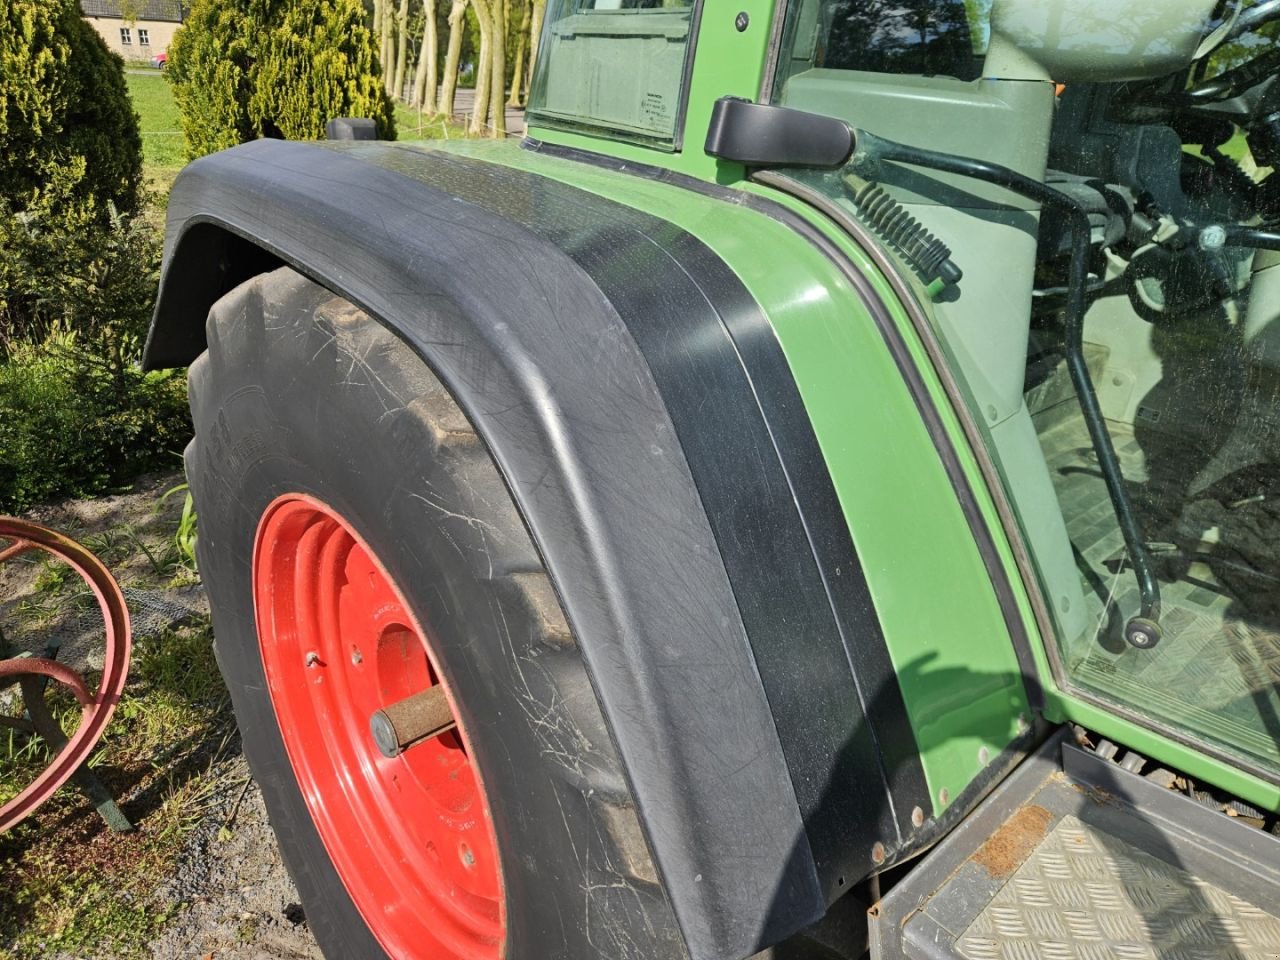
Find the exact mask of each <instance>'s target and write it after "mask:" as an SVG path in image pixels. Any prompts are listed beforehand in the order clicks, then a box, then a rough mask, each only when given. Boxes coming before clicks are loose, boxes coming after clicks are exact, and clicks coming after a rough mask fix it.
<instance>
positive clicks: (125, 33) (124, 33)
mask: <svg viewBox="0 0 1280 960" xmlns="http://www.w3.org/2000/svg"><path fill="white" fill-rule="evenodd" d="M120 42H121V43H123V44H124V45H125V46H128V45H129V44H131V43H133V39H132V38H131V37H130V36H129V28H128V27H121V28H120Z"/></svg>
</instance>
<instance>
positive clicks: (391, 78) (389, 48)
mask: <svg viewBox="0 0 1280 960" xmlns="http://www.w3.org/2000/svg"><path fill="white" fill-rule="evenodd" d="M391 3H392V0H382V85H383V86H384V87H385V88H386V90H387V93H388V94H390V95H391V96H395V85H396V77H395V73H396V48H395V43H394V42H393V39H392V33H391V21H392V13H393V12H394V11H393V9H392V7H391Z"/></svg>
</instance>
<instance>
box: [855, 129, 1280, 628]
mask: <svg viewBox="0 0 1280 960" xmlns="http://www.w3.org/2000/svg"><path fill="white" fill-rule="evenodd" d="M854 135H855V144H856V145H855V147H854V151H853V156H852V158H851V159H850V161H849V164H850V166H852V167H853V168H854V170H856V171H858V172H859V173H861V174H862V175H864V176H867V177H869V178H874V177H875V175H876V172H877V168H878V166H879V164H880V163H881V161H885V160H891V161H895V162H898V163H909V164H912V165H914V166H918V167H926V168H928V169H931V170H938V171H941V172H943V173H954V174H957V175H958V176H962V177H969V178H972V179H974V180H982V181H984V182H986V183H992V184H995V185H996V186H999V187H1004V188H1005V189H1006V190H1009V191H1010V192H1012V193H1016V194H1018V195H1019V196H1023V197H1026V198H1028V199H1030V200H1034V201H1036V202H1038V203H1040V204H1043V205H1044V206H1051V207H1057V208H1058V209H1061V210H1064V211H1066V213H1067V215H1068V217H1069V219H1070V222H1071V266H1070V268H1069V272H1068V275H1067V305H1066V317H1067V329H1066V337H1065V340H1066V343H1065V349H1066V355H1067V372H1068V373H1069V374H1070V376H1071V382H1072V384H1073V385H1074V386H1075V389H1076V394H1077V395H1078V397H1079V399H1080V410H1081V413H1082V414H1083V416H1084V422H1085V426H1086V427H1087V428H1088V430H1089V439H1090V441H1091V442H1092V444H1093V449H1094V452H1095V453H1096V454H1097V457H1098V469H1099V470H1100V471H1101V473H1102V479H1103V482H1104V483H1105V484H1106V487H1107V495H1108V496H1109V497H1110V499H1111V507H1112V509H1113V510H1114V511H1115V515H1116V521H1117V522H1118V523H1119V525H1120V532H1121V533H1122V534H1123V535H1124V542H1125V548H1126V550H1127V551H1128V553H1129V562H1130V563H1131V564H1132V566H1133V572H1134V577H1135V579H1136V580H1137V582H1138V593H1139V595H1140V597H1141V602H1142V606H1141V612H1140V613H1139V615H1138V616H1137V617H1131V618H1130V619H1129V621H1128V622H1127V623H1126V624H1125V630H1124V633H1125V639H1126V640H1128V641H1129V643H1131V644H1132V645H1133V646H1135V647H1142V648H1147V647H1153V646H1155V645H1156V644H1157V643H1158V642H1159V641H1160V638H1161V635H1162V632H1161V629H1160V584H1159V583H1158V582H1157V580H1156V576H1155V572H1154V570H1153V568H1152V564H1151V557H1150V555H1149V554H1148V552H1147V544H1146V538H1145V537H1144V536H1143V535H1142V530H1141V529H1140V528H1139V526H1138V519H1137V516H1136V515H1135V513H1134V510H1133V502H1132V501H1131V500H1130V499H1129V491H1128V489H1127V488H1126V486H1125V480H1124V474H1123V473H1122V472H1121V470H1120V461H1119V458H1118V457H1117V456H1116V451H1115V446H1114V445H1113V444H1112V442H1111V435H1110V434H1109V433H1108V432H1107V427H1106V423H1105V422H1104V420H1103V416H1102V408H1101V406H1100V405H1099V403H1098V395H1097V392H1096V391H1095V390H1094V388H1093V380H1092V379H1090V377H1089V367H1088V365H1087V364H1086V363H1085V358H1084V318H1085V313H1086V312H1087V310H1088V285H1089V254H1090V250H1091V248H1092V242H1091V233H1092V231H1091V228H1090V225H1089V216H1088V214H1087V212H1086V211H1085V208H1084V206H1083V205H1081V204H1080V203H1079V202H1078V201H1076V200H1073V199H1072V198H1071V197H1069V196H1067V195H1066V194H1065V193H1061V192H1059V191H1057V190H1054V189H1053V188H1052V187H1048V186H1046V185H1045V184H1043V183H1041V182H1040V181H1038V180H1033V179H1031V178H1030V177H1028V176H1025V175H1024V174H1021V173H1018V171H1016V170H1011V169H1009V168H1008V167H1005V166H1001V165H1000V164H998V163H990V162H989V161H986V160H978V159H976V158H973V157H959V156H955V155H953V154H948V153H939V152H937V151H934V150H926V149H924V148H922V147H913V146H909V145H907V144H904V143H896V142H894V141H892V140H886V139H884V138H883V137H878V136H876V135H875V134H870V133H867V132H865V131H863V130H856V131H854ZM1256 232H1258V233H1261V232H1262V231H1256ZM1230 235H1231V234H1230V228H1228V236H1230ZM1270 236H1274V237H1276V238H1277V241H1280V235H1276V234H1271V235H1270Z"/></svg>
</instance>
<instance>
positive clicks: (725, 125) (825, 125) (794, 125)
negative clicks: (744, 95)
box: [706, 97, 857, 168]
mask: <svg viewBox="0 0 1280 960" xmlns="http://www.w3.org/2000/svg"><path fill="white" fill-rule="evenodd" d="M856 146H857V136H856V134H855V133H854V131H853V128H851V127H850V126H849V125H848V124H847V123H845V122H844V121H843V120H837V119H836V118H835V117H824V116H822V115H821V114H817V113H806V112H805V111H803V110H792V109H790V108H789V107H774V106H770V105H768V104H763V103H752V102H751V101H750V100H742V99H740V98H738V97H721V98H720V99H719V100H717V101H716V104H715V107H713V108H712V111H711V125H710V126H709V127H708V128H707V143H706V151H707V153H709V154H711V156H713V157H720V158H721V159H723V160H733V161H735V162H737V163H741V164H743V165H744V166H748V167H757V168H759V167H829V168H836V167H842V166H844V165H845V163H847V162H848V160H849V157H850V156H852V155H853V151H854V148H855V147H856Z"/></svg>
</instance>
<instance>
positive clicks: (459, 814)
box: [253, 494, 506, 960]
mask: <svg viewBox="0 0 1280 960" xmlns="http://www.w3.org/2000/svg"><path fill="white" fill-rule="evenodd" d="M253 580H254V594H255V596H254V603H255V610H256V616H257V625H258V640H259V646H260V652H261V654H262V662H263V666H264V669H265V671H266V675H267V686H268V690H269V692H270V696H271V702H272V705H273V707H274V709H275V713H276V719H277V721H278V723H279V726H280V731H281V735H282V737H283V739H284V744H285V749H286V751H287V753H288V755H289V761H290V763H291V765H292V767H293V772H294V774H295V776H296V777H297V780H298V785H299V787H300V788H301V791H302V796H303V799H304V801H305V802H306V804H307V808H308V810H309V811H310V813H311V816H312V819H313V821H314V822H315V825H316V829H317V831H318V832H319V834H320V838H321V841H322V842H323V843H324V845H325V849H326V851H327V852H328V854H329V856H330V859H331V860H332V861H333V864H334V866H335V868H336V869H337V871H338V875H339V876H340V877H341V879H342V882H343V884H344V886H345V887H346V889H347V892H348V894H349V895H350V896H351V899H352V901H353V902H354V903H355V905H356V907H357V909H358V910H359V911H360V914H361V916H362V917H363V918H364V920H365V922H366V923H367V924H368V926H369V929H370V930H371V931H372V932H373V934H374V936H375V937H376V938H377V939H378V941H379V943H380V944H381V945H382V947H383V949H384V950H386V952H387V953H388V955H390V956H392V957H397V958H399V957H430V958H432V960H497V958H500V957H502V956H503V955H504V953H505V934H506V912H505V903H504V898H503V887H502V878H501V869H500V865H499V861H498V848H497V842H496V840H495V837H494V830H493V823H492V819H491V817H490V813H489V805H488V802H487V799H486V797H485V794H484V789H483V785H482V783H481V780H480V774H479V771H478V770H477V768H476V766H475V764H474V763H473V762H472V759H471V757H472V750H471V746H470V742H469V741H468V739H467V735H466V731H465V729H464V728H463V726H462V724H461V723H459V724H458V726H457V728H456V730H454V731H450V732H446V733H444V734H441V735H439V736H437V737H434V738H432V739H429V740H425V741H422V742H419V743H417V744H415V745H413V746H412V747H410V748H409V749H407V750H406V751H405V752H404V753H403V754H401V755H400V756H398V757H394V758H389V757H385V756H383V755H382V753H381V752H380V751H379V750H378V748H377V746H376V745H375V743H374V740H373V737H372V735H371V733H370V730H369V719H370V717H371V716H372V714H373V713H374V711H375V710H379V709H382V708H384V707H386V706H388V705H390V704H392V703H395V702H397V701H399V700H402V699H403V698H405V697H406V696H409V695H410V694H413V693H417V692H419V691H421V690H423V689H425V688H427V687H430V686H435V685H439V686H442V687H444V691H445V695H446V697H447V698H448V702H449V706H450V708H451V710H452V712H453V717H454V720H455V721H456V720H458V719H459V715H458V709H457V703H456V701H455V699H454V697H453V695H452V693H451V692H450V690H449V688H448V686H447V685H446V684H445V683H444V680H443V677H442V674H441V671H440V669H439V664H438V661H437V659H436V657H435V654H434V653H433V646H432V640H433V638H432V637H431V636H430V634H429V633H428V632H427V631H425V630H423V628H422V626H421V625H420V624H419V623H417V621H416V619H415V618H414V616H413V614H412V613H411V612H410V609H409V606H408V604H407V603H406V602H405V600H404V597H403V595H402V594H401V593H400V592H399V590H397V588H396V587H395V585H394V584H393V583H392V581H391V578H390V576H389V575H388V574H387V571H386V569H385V567H383V565H382V563H381V562H380V561H379V560H378V558H377V557H376V556H375V554H374V553H373V551H372V550H371V549H370V548H369V546H368V545H367V544H366V543H365V542H364V541H363V540H362V539H361V538H360V536H359V535H358V534H357V533H356V532H355V531H354V529H353V528H352V527H351V525H350V524H348V523H347V522H346V521H345V520H344V519H342V517H341V516H339V515H338V514H337V512H336V511H334V510H333V509H332V508H331V507H329V506H328V505H326V504H324V503H321V502H320V501H319V500H316V499H315V498H313V497H309V496H304V495H301V494H291V495H286V496H284V497H281V498H279V499H277V500H276V501H275V502H274V503H272V504H271V506H270V507H268V508H267V510H266V512H265V513H264V514H263V517H262V520H261V522H260V523H259V527H258V534H257V541H256V545H255V548H254V562H253Z"/></svg>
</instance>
